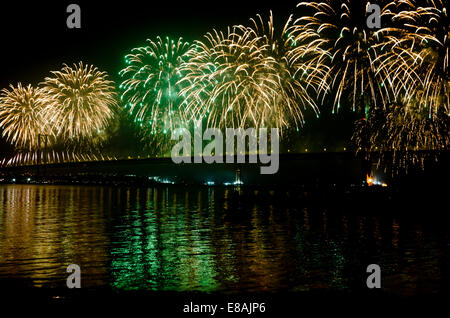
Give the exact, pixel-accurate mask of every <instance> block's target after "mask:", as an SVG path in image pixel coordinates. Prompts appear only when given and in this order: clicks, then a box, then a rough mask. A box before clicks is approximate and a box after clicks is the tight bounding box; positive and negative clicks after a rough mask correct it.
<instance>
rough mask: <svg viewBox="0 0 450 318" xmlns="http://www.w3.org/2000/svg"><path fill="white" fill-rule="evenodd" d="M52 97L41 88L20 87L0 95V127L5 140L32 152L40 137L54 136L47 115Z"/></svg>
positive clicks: (4, 90)
mask: <svg viewBox="0 0 450 318" xmlns="http://www.w3.org/2000/svg"><path fill="white" fill-rule="evenodd" d="M48 103H49V96H48V95H47V94H46V92H45V91H44V90H43V89H41V88H34V87H32V86H31V85H28V86H26V87H24V86H22V84H20V83H19V84H18V85H17V87H14V86H13V85H10V89H3V90H2V91H1V95H0V127H1V128H2V130H3V136H4V137H6V139H7V140H8V141H9V142H11V143H12V144H14V145H15V146H16V147H17V148H21V149H24V150H32V149H36V148H38V147H39V135H40V134H43V135H52V134H53V131H52V130H51V128H50V126H49V125H48V122H47V121H46V118H45V116H44V115H43V114H44V111H45V110H46V108H47V107H48Z"/></svg>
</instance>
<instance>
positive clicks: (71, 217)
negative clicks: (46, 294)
mask: <svg viewBox="0 0 450 318" xmlns="http://www.w3.org/2000/svg"><path fill="white" fill-rule="evenodd" d="M278 195H279V192H277V191H270V192H268V191H265V190H258V191H247V192H246V190H245V189H239V191H234V190H233V189H221V188H182V187H179V188H176V187H172V188H168V187H155V188H132V187H128V188H111V187H83V186H79V187H78V186H33V185H8V186H0V252H1V254H0V280H3V281H5V280H8V282H9V283H11V281H12V283H13V284H24V285H28V286H35V287H41V286H46V287H64V286H65V280H66V278H67V273H66V267H67V266H68V265H69V264H72V263H74V264H78V265H80V266H81V270H82V286H83V287H100V286H110V287H113V288H118V289H127V290H129V289H150V290H176V291H193V290H195V291H217V290H221V291H257V292H261V291H277V290H292V291H303V290H312V289H333V290H335V289H355V288H356V289H358V288H365V286H364V285H361V284H363V283H364V282H365V268H366V267H367V265H368V264H370V263H377V264H380V265H381V266H382V268H383V270H384V272H383V279H384V281H383V284H384V286H386V288H388V289H389V290H392V291H394V292H395V291H396V290H398V291H400V292H401V293H403V294H406V293H414V292H415V291H417V290H420V291H423V290H427V289H428V288H429V287H428V286H431V287H433V288H434V287H436V284H438V283H437V282H439V280H440V279H441V278H442V277H444V276H445V275H446V274H445V272H443V271H442V270H441V269H440V266H441V264H442V263H443V262H445V257H446V256H445V255H446V254H445V253H446V248H448V247H447V246H446V245H445V242H444V243H443V244H442V243H441V242H440V241H439V240H438V239H437V237H436V236H434V235H435V233H433V232H426V231H425V230H424V229H423V228H422V227H420V225H419V226H417V225H407V226H406V227H405V226H402V225H401V224H402V223H401V222H400V221H399V220H397V219H395V218H389V217H388V218H386V217H378V216H372V217H367V216H358V215H352V214H348V213H345V212H340V211H333V210H329V209H324V208H314V207H308V208H307V207H304V206H303V205H302V202H301V200H298V201H295V200H294V201H291V202H290V203H286V202H285V201H286V200H285V199H279V198H278V197H277V196H278ZM288 197H289V198H292V197H295V194H294V193H289V194H288ZM400 234H401V235H400ZM436 235H440V236H439V238H441V239H442V237H444V239H445V238H446V239H447V240H448V233H447V232H445V233H440V234H439V233H438V234H436ZM423 273H425V274H423ZM428 273H433V275H432V274H428ZM422 277H425V278H426V279H429V280H430V281H424V279H425V278H422Z"/></svg>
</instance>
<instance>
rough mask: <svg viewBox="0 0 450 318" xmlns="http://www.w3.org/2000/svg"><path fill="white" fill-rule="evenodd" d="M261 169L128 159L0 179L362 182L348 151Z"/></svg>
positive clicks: (23, 171)
mask: <svg viewBox="0 0 450 318" xmlns="http://www.w3.org/2000/svg"><path fill="white" fill-rule="evenodd" d="M192 162H194V161H193V160H192ZM235 162H236V160H235ZM246 162H248V158H247V160H246ZM262 165H263V164H261V163H257V164H251V163H244V164H238V163H234V164H217V163H214V164H206V163H202V164H195V163H191V164H187V163H182V164H175V163H173V162H172V160H171V158H155V159H127V160H109V161H91V162H72V163H57V164H40V165H27V166H10V167H2V168H0V179H2V180H3V181H2V182H6V183H9V182H46V181H48V182H53V183H54V182H61V183H84V182H86V183H105V182H109V183H113V184H114V183H132V182H138V183H142V182H147V183H148V182H150V183H152V182H156V183H167V184H171V183H181V184H207V183H208V184H210V185H221V184H233V182H235V180H236V172H237V171H239V173H240V178H241V181H242V182H243V183H244V184H247V185H276V184H310V185H311V184H316V183H329V184H332V183H346V184H351V183H354V184H359V183H360V182H361V180H363V179H364V176H363V175H362V170H361V159H360V158H358V157H356V156H355V154H354V153H352V152H341V153H308V154H281V155H280V164H279V171H278V173H277V174H274V175H261V174H260V168H261V166H262ZM13 179H14V181H13Z"/></svg>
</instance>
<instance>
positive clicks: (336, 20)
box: [291, 0, 414, 113]
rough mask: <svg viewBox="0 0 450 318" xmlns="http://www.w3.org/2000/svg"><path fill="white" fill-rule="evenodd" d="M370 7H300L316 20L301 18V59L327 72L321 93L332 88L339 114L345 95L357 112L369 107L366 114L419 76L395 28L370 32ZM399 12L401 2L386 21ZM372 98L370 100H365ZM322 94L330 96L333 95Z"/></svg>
mask: <svg viewBox="0 0 450 318" xmlns="http://www.w3.org/2000/svg"><path fill="white" fill-rule="evenodd" d="M369 4H370V3H369V2H368V1H359V0H358V1H356V0H339V1H338V0H327V1H324V2H302V3H300V4H299V6H302V7H306V9H307V10H311V11H312V14H311V15H309V16H304V17H301V18H299V19H298V20H297V21H296V22H295V24H294V26H293V27H292V28H291V31H292V34H293V37H294V39H295V41H296V43H297V44H298V46H297V49H296V52H295V56H296V58H297V59H303V58H306V59H310V60H312V61H315V62H316V63H317V64H323V65H324V66H325V67H326V68H327V74H326V76H324V77H323V79H322V81H323V82H324V85H322V86H321V87H322V88H326V87H327V86H326V85H325V84H327V83H328V84H329V86H330V87H331V89H332V91H333V93H334V95H333V96H334V101H333V112H334V111H337V110H339V108H340V107H341V103H342V97H343V95H344V94H347V95H348V97H349V100H351V102H352V108H353V110H355V109H356V106H357V104H358V101H359V102H360V103H361V104H364V106H362V107H361V109H362V111H363V113H364V112H366V108H368V107H367V106H369V105H371V104H372V105H374V106H377V104H378V103H379V101H381V103H382V104H383V105H385V104H387V103H388V102H390V98H391V97H392V96H395V95H396V94H397V92H398V87H400V88H404V87H405V86H406V85H405V81H404V78H405V77H406V78H409V77H410V75H409V73H411V72H413V71H414V70H412V69H411V67H410V66H409V65H408V64H407V63H406V61H405V58H404V56H409V55H410V52H409V51H408V49H407V48H405V47H404V46H402V45H400V44H401V40H399V39H398V38H397V37H396V36H395V32H394V31H395V30H396V29H395V28H393V27H391V26H386V23H383V28H382V29H379V30H373V29H370V28H369V27H368V26H367V23H366V20H365V18H364V17H366V11H367V6H368V5H369ZM394 8H395V2H388V3H386V4H385V5H384V6H383V8H382V11H381V18H382V19H385V20H388V19H386V18H392V16H393V13H392V9H394ZM383 21H384V20H383ZM396 89H397V90H396ZM366 92H367V95H368V96H370V97H368V98H365V95H366V94H365V93H366ZM322 93H323V96H325V94H326V93H329V92H328V91H326V90H322ZM346 97H347V96H346ZM369 98H370V99H369Z"/></svg>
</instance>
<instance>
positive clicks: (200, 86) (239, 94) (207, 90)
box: [182, 15, 316, 128]
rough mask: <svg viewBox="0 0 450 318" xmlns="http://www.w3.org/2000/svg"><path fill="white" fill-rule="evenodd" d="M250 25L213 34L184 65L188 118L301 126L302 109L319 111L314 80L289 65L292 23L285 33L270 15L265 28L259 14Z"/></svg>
mask: <svg viewBox="0 0 450 318" xmlns="http://www.w3.org/2000/svg"><path fill="white" fill-rule="evenodd" d="M252 21H253V26H252V27H244V26H234V27H232V28H228V30H227V31H226V32H219V31H216V30H214V31H213V32H212V33H208V34H207V35H206V36H205V40H204V41H196V42H195V47H194V49H193V50H192V51H191V53H192V56H191V59H190V60H189V62H187V63H185V64H184V65H183V67H182V71H183V72H184V74H185V78H184V80H183V81H184V82H187V83H188V84H186V88H184V89H183V90H182V95H183V96H184V97H185V109H186V113H187V114H188V118H190V119H193V118H194V119H197V120H198V119H202V118H205V119H206V121H207V125H208V126H210V127H241V128H244V127H246V126H252V127H263V126H272V127H278V128H284V127H289V126H290V124H291V122H294V123H295V125H298V124H299V123H302V121H303V114H302V106H303V107H305V106H310V107H312V108H313V109H315V110H316V106H315V104H314V101H313V99H312V98H310V96H309V94H308V88H309V87H308V85H310V84H312V82H313V80H312V79H313V77H311V76H310V77H308V76H307V75H306V72H303V71H304V70H306V69H307V67H306V66H303V65H299V64H294V63H292V62H291V61H290V52H291V50H292V48H293V44H292V42H290V41H289V39H288V38H287V37H286V36H285V35H286V29H287V27H288V25H289V23H290V20H289V21H288V22H287V24H286V25H285V28H284V29H282V31H281V33H280V32H277V31H276V30H275V28H274V23H273V17H272V15H271V16H270V19H269V22H268V23H267V25H266V24H265V23H264V22H263V19H262V18H261V17H260V16H258V18H257V19H256V20H255V19H253V20H252ZM302 67H303V70H302V72H300V70H301V69H302ZM299 74H300V75H299ZM297 75H298V76H297ZM302 75H303V77H302Z"/></svg>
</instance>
